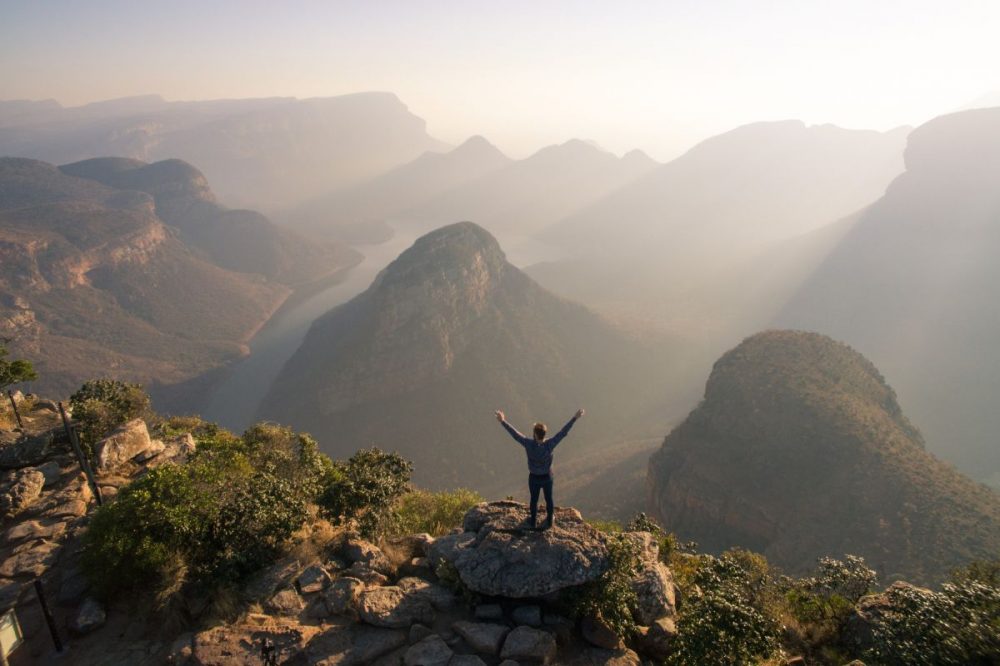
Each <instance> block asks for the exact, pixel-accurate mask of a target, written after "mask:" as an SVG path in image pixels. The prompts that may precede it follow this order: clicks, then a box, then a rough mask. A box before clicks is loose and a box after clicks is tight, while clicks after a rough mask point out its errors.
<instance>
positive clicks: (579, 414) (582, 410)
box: [576, 409, 587, 418]
mask: <svg viewBox="0 0 1000 666" xmlns="http://www.w3.org/2000/svg"><path fill="white" fill-rule="evenodd" d="M586 413H587V410H586V409H578V410H577V412H576V418H580V417H582V416H583V415H584V414H586Z"/></svg>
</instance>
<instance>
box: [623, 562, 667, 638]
mask: <svg viewBox="0 0 1000 666" xmlns="http://www.w3.org/2000/svg"><path fill="white" fill-rule="evenodd" d="M675 587H676V586H675V585H674V577H673V574H672V573H671V572H670V569H669V568H667V566H666V565H665V564H663V563H662V562H658V561H653V562H652V563H647V565H646V566H645V568H644V569H643V570H642V571H640V572H639V575H638V576H636V577H635V579H633V581H632V589H633V590H634V591H635V594H636V597H637V598H638V601H639V603H638V605H637V607H636V609H635V613H634V616H635V621H636V622H638V623H639V624H641V625H650V624H652V623H653V622H655V621H656V620H658V619H659V618H661V617H672V616H673V615H674V613H675V612H676V605H675V604H676V601H677V599H676V595H675V592H674V590H675Z"/></svg>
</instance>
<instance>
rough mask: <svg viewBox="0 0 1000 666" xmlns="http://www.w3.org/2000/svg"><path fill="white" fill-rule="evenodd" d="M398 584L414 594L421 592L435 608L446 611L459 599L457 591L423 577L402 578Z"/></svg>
mask: <svg viewBox="0 0 1000 666" xmlns="http://www.w3.org/2000/svg"><path fill="white" fill-rule="evenodd" d="M396 586H397V587H399V588H401V589H402V590H403V591H405V592H412V593H414V594H419V595H420V596H423V597H424V598H426V599H427V600H428V601H429V602H431V605H432V606H434V608H435V609H437V610H440V611H444V610H449V609H450V608H452V607H453V606H454V605H455V602H456V601H457V600H458V599H457V597H456V596H455V593H454V592H452V591H451V590H449V589H448V588H446V587H445V586H444V585H438V584H437V583H428V582H427V581H426V580H424V579H423V578H415V577H412V576H410V577H406V578H400V579H399V582H397V583H396Z"/></svg>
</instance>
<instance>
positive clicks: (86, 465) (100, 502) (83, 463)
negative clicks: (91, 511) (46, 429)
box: [59, 402, 104, 506]
mask: <svg viewBox="0 0 1000 666" xmlns="http://www.w3.org/2000/svg"><path fill="white" fill-rule="evenodd" d="M59 415H60V416H62V422H63V428H64V429H65V430H66V436H67V437H69V443H70V444H71V445H72V446H73V453H75V454H76V459H77V460H78V461H79V462H80V468H81V469H82V470H83V473H84V474H86V475H87V483H88V484H90V490H91V492H92V493H94V499H96V500H97V506H104V498H103V497H101V488H100V486H98V485H97V479H95V478H94V470H92V469H91V468H90V462H89V461H88V460H87V456H85V455H83V449H81V448H80V440H79V439H77V437H76V428H74V427H73V424H72V423H70V421H69V417H68V416H66V409H65V408H64V407H63V404H62V403H61V402H60V403H59Z"/></svg>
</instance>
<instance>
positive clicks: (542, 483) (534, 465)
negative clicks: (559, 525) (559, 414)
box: [496, 409, 586, 529]
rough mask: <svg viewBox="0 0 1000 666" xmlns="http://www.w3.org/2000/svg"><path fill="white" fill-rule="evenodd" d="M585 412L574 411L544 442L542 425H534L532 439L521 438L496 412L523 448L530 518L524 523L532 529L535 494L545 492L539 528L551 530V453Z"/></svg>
mask: <svg viewBox="0 0 1000 666" xmlns="http://www.w3.org/2000/svg"><path fill="white" fill-rule="evenodd" d="M585 413H586V412H585V411H584V410H582V409H581V410H579V411H577V413H576V414H575V415H574V416H573V418H571V419H570V420H569V422H568V423H567V424H566V425H564V426H563V428H562V430H560V431H559V432H557V433H556V434H555V435H553V436H552V437H549V438H548V439H546V438H545V435H546V433H547V432H548V429H547V428H546V427H545V424H544V423H536V424H535V426H534V428H533V433H534V437H525V436H524V435H522V434H521V433H520V432H518V430H517V428H515V427H514V426H512V425H511V424H509V423H507V418H506V417H505V416H504V413H503V410H502V409H498V410H497V411H496V417H497V421H499V422H500V425H502V426H503V427H504V429H505V430H506V431H507V432H508V433H510V436H511V437H513V438H514V441H515V442H517V443H518V444H520V445H521V446H523V447H524V451H525V453H527V454H528V491H529V492H530V494H531V518H530V519H529V523H528V524H529V525H530V526H531V528H532V529H534V528H535V526H536V521H537V520H538V494H539V493H540V492H544V493H545V507H546V517H545V524H544V526H543V528H542V529H549V528H550V527H552V521H553V511H554V509H555V505H554V504H553V503H552V452H553V451H554V450H555V448H556V447H557V446H559V442H561V441H563V439H564V438H565V437H566V435H568V434H569V431H570V428H572V427H573V424H574V423H576V422H577V420H579V419H580V418H581V417H582V416H583V415H584V414H585Z"/></svg>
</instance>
